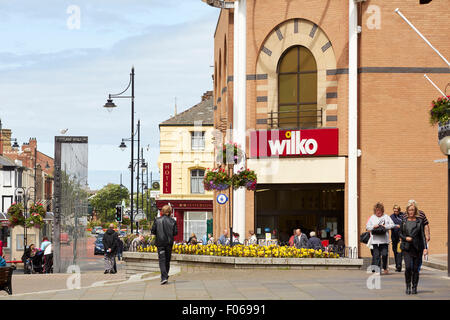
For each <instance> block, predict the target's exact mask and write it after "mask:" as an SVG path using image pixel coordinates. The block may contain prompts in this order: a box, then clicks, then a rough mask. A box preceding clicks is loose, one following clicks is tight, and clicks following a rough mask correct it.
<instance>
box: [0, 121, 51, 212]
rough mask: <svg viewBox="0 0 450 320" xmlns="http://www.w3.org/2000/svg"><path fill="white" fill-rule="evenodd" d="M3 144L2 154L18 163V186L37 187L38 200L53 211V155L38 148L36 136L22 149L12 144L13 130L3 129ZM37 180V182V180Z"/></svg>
mask: <svg viewBox="0 0 450 320" xmlns="http://www.w3.org/2000/svg"><path fill="white" fill-rule="evenodd" d="M1 136H2V137H3V138H2V144H1V148H0V154H1V155H3V156H5V157H7V158H9V159H11V160H12V161H14V162H15V163H16V164H17V165H18V172H19V175H18V177H17V185H16V187H24V188H28V187H35V188H36V201H39V202H41V203H43V204H44V205H45V207H46V208H47V211H51V206H52V195H53V167H54V160H53V158H52V157H50V156H48V155H46V154H44V153H42V152H40V151H39V150H37V140H36V138H30V139H29V141H28V142H26V143H23V145H22V147H21V149H20V150H17V149H16V148H12V146H11V142H10V140H11V130H10V129H2V131H1ZM35 181H36V182H35Z"/></svg>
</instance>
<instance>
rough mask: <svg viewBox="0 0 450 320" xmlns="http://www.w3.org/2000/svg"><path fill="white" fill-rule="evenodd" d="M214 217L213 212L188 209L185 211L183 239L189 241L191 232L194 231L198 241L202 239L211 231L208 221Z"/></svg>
mask: <svg viewBox="0 0 450 320" xmlns="http://www.w3.org/2000/svg"><path fill="white" fill-rule="evenodd" d="M211 219H212V212H210V211H208V212H199V211H186V212H185V213H184V232H183V240H184V241H188V240H189V238H190V236H191V234H192V233H194V234H195V235H196V237H197V241H200V240H202V238H203V236H204V235H205V234H206V233H207V232H208V231H209V230H208V221H210V220H211Z"/></svg>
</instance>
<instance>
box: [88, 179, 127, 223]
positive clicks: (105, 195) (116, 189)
mask: <svg viewBox="0 0 450 320" xmlns="http://www.w3.org/2000/svg"><path fill="white" fill-rule="evenodd" d="M129 196H130V193H129V192H128V189H127V188H125V187H124V186H121V185H118V184H112V183H110V184H108V185H106V186H104V187H103V188H102V189H101V190H100V191H99V192H97V194H96V195H95V196H94V197H93V198H92V199H91V204H92V206H93V207H94V208H95V210H96V211H97V212H98V213H99V214H98V216H99V218H100V220H102V221H103V222H108V221H111V222H112V221H114V218H115V213H116V205H118V204H121V203H122V200H124V199H125V202H128V201H127V200H128V198H129Z"/></svg>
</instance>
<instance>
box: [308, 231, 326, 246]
mask: <svg viewBox="0 0 450 320" xmlns="http://www.w3.org/2000/svg"><path fill="white" fill-rule="evenodd" d="M309 236H310V238H309V239H308V243H307V245H306V246H307V248H308V249H314V250H321V249H322V242H320V239H319V238H317V237H316V233H315V232H314V231H311V232H310V233H309Z"/></svg>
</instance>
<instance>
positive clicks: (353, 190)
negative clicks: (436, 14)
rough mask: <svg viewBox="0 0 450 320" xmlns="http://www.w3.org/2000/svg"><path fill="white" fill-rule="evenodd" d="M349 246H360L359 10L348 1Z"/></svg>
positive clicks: (353, 3)
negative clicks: (358, 158)
mask: <svg viewBox="0 0 450 320" xmlns="http://www.w3.org/2000/svg"><path fill="white" fill-rule="evenodd" d="M348 29H349V34H348V36H349V50H348V51H349V59H348V69H349V70H348V88H349V92H348V178H347V185H348V195H347V199H348V203H347V211H348V215H347V216H348V229H347V238H348V246H349V247H351V248H355V247H356V248H357V247H358V234H359V230H358V162H357V150H358V10H357V5H356V4H355V2H354V0H349V2H348Z"/></svg>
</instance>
